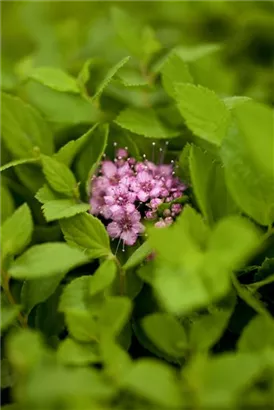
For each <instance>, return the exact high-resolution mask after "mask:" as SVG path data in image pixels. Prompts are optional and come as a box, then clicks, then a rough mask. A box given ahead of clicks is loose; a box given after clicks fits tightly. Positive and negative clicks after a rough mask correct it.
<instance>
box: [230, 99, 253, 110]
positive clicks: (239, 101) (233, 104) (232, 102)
mask: <svg viewBox="0 0 274 410" xmlns="http://www.w3.org/2000/svg"><path fill="white" fill-rule="evenodd" d="M247 101H251V98H249V97H240V96H234V97H226V98H223V102H224V103H225V105H226V106H227V108H228V109H230V110H232V109H233V108H235V107H237V106H238V105H241V104H244V103H246V102H247Z"/></svg>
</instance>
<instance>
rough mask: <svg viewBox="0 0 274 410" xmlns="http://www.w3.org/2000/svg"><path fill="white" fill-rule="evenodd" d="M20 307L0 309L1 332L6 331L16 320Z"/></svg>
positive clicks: (13, 306)
mask: <svg viewBox="0 0 274 410" xmlns="http://www.w3.org/2000/svg"><path fill="white" fill-rule="evenodd" d="M19 312H20V306H17V305H12V306H7V307H2V308H1V331H3V330H6V329H7V328H8V327H9V326H10V325H11V324H12V323H13V322H14V321H15V319H16V318H17V315H18V313H19Z"/></svg>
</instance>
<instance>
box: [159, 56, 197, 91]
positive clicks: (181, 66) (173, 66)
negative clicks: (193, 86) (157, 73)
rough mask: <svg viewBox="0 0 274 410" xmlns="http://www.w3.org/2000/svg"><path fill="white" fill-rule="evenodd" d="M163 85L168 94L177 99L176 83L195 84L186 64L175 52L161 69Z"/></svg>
mask: <svg viewBox="0 0 274 410" xmlns="http://www.w3.org/2000/svg"><path fill="white" fill-rule="evenodd" d="M161 73H162V83H163V87H164V89H165V90H166V92H167V93H168V94H169V95H170V96H171V97H173V98H176V92H175V89H174V85H175V84H176V83H193V78H192V76H191V74H190V72H189V70H188V67H187V65H186V63H185V62H184V61H183V60H182V58H181V57H180V56H179V55H178V54H176V53H175V52H173V53H171V54H170V56H169V57H168V58H167V59H166V61H165V62H164V64H163V67H162V68H161Z"/></svg>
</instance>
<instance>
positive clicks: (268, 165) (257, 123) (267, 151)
mask: <svg viewBox="0 0 274 410" xmlns="http://www.w3.org/2000/svg"><path fill="white" fill-rule="evenodd" d="M233 114H234V116H235V117H236V119H237V123H238V125H239V128H240V131H241V139H242V140H243V143H244V146H245V147H246V149H247V151H249V152H250V155H251V157H252V159H253V160H254V162H255V163H256V164H257V166H258V168H259V169H262V170H263V172H264V173H266V174H267V175H268V176H269V178H272V181H274V161H273V115H274V112H273V110H272V109H271V108H270V107H268V106H266V105H263V104H259V103H257V102H254V101H252V100H250V101H248V102H247V103H245V104H242V105H238V106H236V107H235V108H234V110H233ZM273 183H274V182H273Z"/></svg>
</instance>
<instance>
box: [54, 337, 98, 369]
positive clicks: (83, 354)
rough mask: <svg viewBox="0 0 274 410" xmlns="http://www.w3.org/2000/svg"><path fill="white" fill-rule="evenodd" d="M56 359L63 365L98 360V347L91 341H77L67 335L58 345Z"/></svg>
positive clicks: (90, 362) (83, 363)
mask: <svg viewBox="0 0 274 410" xmlns="http://www.w3.org/2000/svg"><path fill="white" fill-rule="evenodd" d="M57 359H58V361H59V362H60V363H62V364H65V365H75V366H83V365H88V364H93V363H98V362H100V357H99V353H98V348H97V346H96V345H95V344H92V343H79V342H76V341H75V340H73V339H70V338H69V337H67V338H66V339H65V340H64V341H62V342H61V343H60V344H59V346H58V351H57Z"/></svg>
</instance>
